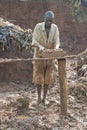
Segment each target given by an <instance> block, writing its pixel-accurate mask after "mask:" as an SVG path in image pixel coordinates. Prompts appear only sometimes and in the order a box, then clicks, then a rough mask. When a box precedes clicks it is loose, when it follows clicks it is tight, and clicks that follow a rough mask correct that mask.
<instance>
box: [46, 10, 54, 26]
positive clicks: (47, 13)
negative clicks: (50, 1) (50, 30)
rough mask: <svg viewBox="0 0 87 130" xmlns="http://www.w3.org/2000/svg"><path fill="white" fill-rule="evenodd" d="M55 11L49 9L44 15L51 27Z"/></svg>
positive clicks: (47, 24)
mask: <svg viewBox="0 0 87 130" xmlns="http://www.w3.org/2000/svg"><path fill="white" fill-rule="evenodd" d="M54 17H55V16H54V13H53V12H52V11H47V12H46V13H45V15H44V22H45V25H46V26H47V27H50V26H51V24H52V22H53V20H54Z"/></svg>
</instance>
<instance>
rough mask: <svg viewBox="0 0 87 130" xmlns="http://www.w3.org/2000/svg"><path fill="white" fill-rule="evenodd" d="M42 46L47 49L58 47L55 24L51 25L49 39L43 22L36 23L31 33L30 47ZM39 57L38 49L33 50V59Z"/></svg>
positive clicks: (57, 32)
mask: <svg viewBox="0 0 87 130" xmlns="http://www.w3.org/2000/svg"><path fill="white" fill-rule="evenodd" d="M39 44H40V45H42V46H44V47H45V48H47V49H58V48H59V46H60V39H59V29H58V27H57V25H56V24H53V23H52V24H51V29H50V32H49V37H48V38H47V34H46V31H45V22H42V23H38V24H37V25H36V27H35V29H34V32H33V39H32V46H34V45H35V46H37V47H38V45H39ZM38 56H39V49H38V48H34V57H38Z"/></svg>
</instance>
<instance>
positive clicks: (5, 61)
mask: <svg viewBox="0 0 87 130" xmlns="http://www.w3.org/2000/svg"><path fill="white" fill-rule="evenodd" d="M77 57H78V55H70V56H64V57H50V58H27V59H24V58H17V59H12V58H10V59H8V58H0V63H10V62H20V61H39V60H40V61H41V60H42V61H43V60H53V59H57V60H61V59H66V58H77Z"/></svg>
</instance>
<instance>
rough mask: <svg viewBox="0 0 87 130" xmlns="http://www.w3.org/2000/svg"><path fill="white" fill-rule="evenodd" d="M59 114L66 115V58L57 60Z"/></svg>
mask: <svg viewBox="0 0 87 130" xmlns="http://www.w3.org/2000/svg"><path fill="white" fill-rule="evenodd" d="M58 72H59V83H60V104H61V114H62V115H67V84H66V58H64V59H58Z"/></svg>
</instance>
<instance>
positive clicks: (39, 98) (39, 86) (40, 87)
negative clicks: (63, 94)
mask: <svg viewBox="0 0 87 130" xmlns="http://www.w3.org/2000/svg"><path fill="white" fill-rule="evenodd" d="M41 90H42V86H41V85H37V94H38V105H39V104H40V103H41Z"/></svg>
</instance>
